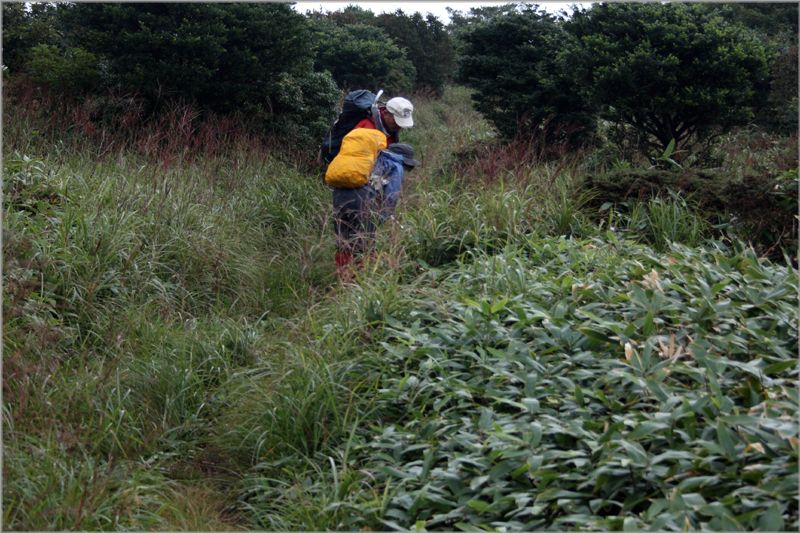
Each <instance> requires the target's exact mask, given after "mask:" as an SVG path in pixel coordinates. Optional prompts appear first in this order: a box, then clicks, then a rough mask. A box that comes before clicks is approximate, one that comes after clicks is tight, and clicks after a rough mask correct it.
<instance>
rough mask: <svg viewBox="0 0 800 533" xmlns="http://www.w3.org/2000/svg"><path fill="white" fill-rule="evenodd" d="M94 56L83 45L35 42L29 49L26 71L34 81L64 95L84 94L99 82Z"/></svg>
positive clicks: (96, 62)
mask: <svg viewBox="0 0 800 533" xmlns="http://www.w3.org/2000/svg"><path fill="white" fill-rule="evenodd" d="M98 67H99V66H98V61H97V57H96V56H95V55H94V54H92V53H91V52H87V51H86V50H83V49H82V48H67V50H66V51H65V52H64V53H61V52H60V51H59V50H58V48H57V47H55V46H51V45H47V44H38V45H36V46H34V47H33V48H31V51H30V59H29V61H28V72H29V73H30V75H31V77H32V78H33V80H34V81H36V82H38V83H40V84H42V85H45V86H48V87H50V88H51V89H53V90H55V91H59V92H62V93H64V94H70V95H79V94H85V93H86V92H88V91H91V90H92V89H94V87H95V86H96V84H97V83H98V82H99V81H100V72H99V68H98Z"/></svg>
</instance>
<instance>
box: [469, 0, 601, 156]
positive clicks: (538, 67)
mask: <svg viewBox="0 0 800 533" xmlns="http://www.w3.org/2000/svg"><path fill="white" fill-rule="evenodd" d="M456 35H457V38H458V40H459V41H460V51H461V57H460V62H459V78H460V80H461V81H462V82H463V83H465V84H466V85H468V86H470V87H472V88H474V89H475V93H474V95H473V99H474V101H475V103H476V107H477V109H478V110H479V111H480V112H481V113H483V114H484V116H486V118H487V119H489V120H490V121H491V122H492V123H493V124H494V125H495V127H496V128H497V129H498V130H499V131H500V133H501V134H503V135H504V136H506V137H513V136H515V135H522V136H528V137H537V138H541V137H542V135H544V138H545V140H546V141H547V142H548V143H554V142H568V143H571V144H572V143H580V142H583V141H585V140H586V138H587V137H588V135H589V134H590V133H591V131H592V124H593V118H592V117H593V114H592V110H591V108H590V107H589V106H587V105H586V102H585V101H584V100H583V99H582V98H581V97H580V96H579V94H578V91H577V90H576V88H575V87H574V86H573V85H572V84H571V83H570V80H569V78H568V77H567V76H566V72H567V71H568V66H566V65H564V64H562V63H561V60H560V57H559V53H558V52H559V50H561V49H563V48H564V47H565V46H569V37H570V36H569V34H567V33H566V32H564V30H563V28H562V24H561V23H560V21H559V20H558V19H557V18H555V17H553V16H552V15H550V14H548V13H546V12H544V11H538V10H537V6H535V5H534V6H530V5H522V6H519V7H516V8H514V7H513V6H502V7H500V8H493V9H491V10H486V9H484V10H479V11H476V12H475V15H474V16H473V17H466V18H461V19H459V20H458V30H457V33H456Z"/></svg>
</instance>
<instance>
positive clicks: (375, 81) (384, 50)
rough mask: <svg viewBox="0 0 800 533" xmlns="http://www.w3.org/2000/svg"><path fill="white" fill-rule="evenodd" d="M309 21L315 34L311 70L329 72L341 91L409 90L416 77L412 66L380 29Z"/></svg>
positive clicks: (392, 91) (319, 18) (325, 20)
mask: <svg viewBox="0 0 800 533" xmlns="http://www.w3.org/2000/svg"><path fill="white" fill-rule="evenodd" d="M311 21H312V26H313V28H314V35H315V45H314V48H315V63H314V68H315V69H316V70H319V71H323V70H327V71H328V72H330V73H331V75H332V76H333V79H334V80H335V81H336V83H337V85H338V86H339V87H340V88H341V89H343V90H352V89H358V88H361V89H363V88H367V89H371V90H373V91H376V90H378V89H385V90H386V91H388V92H389V93H399V92H409V91H411V89H412V87H413V84H414V77H415V76H416V70H415V68H414V65H413V64H412V63H411V62H410V61H409V60H408V58H407V57H406V54H405V53H404V52H403V50H401V49H400V48H399V47H398V46H397V44H395V43H394V42H393V41H392V39H391V38H390V37H389V36H388V35H387V34H386V33H385V32H384V31H383V30H382V29H381V28H377V27H375V26H370V25H366V24H345V25H337V24H335V23H334V22H333V21H332V20H331V19H328V18H325V17H316V18H312V19H311Z"/></svg>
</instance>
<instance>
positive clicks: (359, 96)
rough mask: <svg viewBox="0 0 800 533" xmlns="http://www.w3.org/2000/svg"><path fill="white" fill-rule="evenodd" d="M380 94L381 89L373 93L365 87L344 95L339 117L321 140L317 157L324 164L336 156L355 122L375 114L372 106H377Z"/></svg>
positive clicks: (381, 92)
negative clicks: (320, 147)
mask: <svg viewBox="0 0 800 533" xmlns="http://www.w3.org/2000/svg"><path fill="white" fill-rule="evenodd" d="M381 94H383V90H380V91H378V94H373V93H372V92H370V91H367V90H366V89H360V90H357V91H352V92H351V93H349V94H348V95H347V96H346V97H345V99H344V104H343V105H342V112H341V113H339V117H338V118H337V119H336V122H334V123H333V127H332V128H331V129H330V131H329V132H328V134H327V135H326V136H325V139H323V141H322V149H321V150H320V154H319V157H320V160H321V161H322V162H323V163H324V164H326V165H327V164H330V162H331V161H333V158H334V157H336V154H338V153H339V149H340V148H341V147H342V139H344V136H345V135H347V134H348V133H350V131H351V130H352V129H353V128H354V127H355V126H356V124H358V123H359V122H360V121H361V120H363V119H365V118H368V117H371V116H374V115H376V114H377V113H376V112H375V109H373V108H376V107H377V104H378V98H380V96H381ZM378 116H379V115H378Z"/></svg>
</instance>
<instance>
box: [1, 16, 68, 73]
mask: <svg viewBox="0 0 800 533" xmlns="http://www.w3.org/2000/svg"><path fill="white" fill-rule="evenodd" d="M2 7H3V65H5V66H6V67H8V69H9V71H10V72H11V75H12V76H14V75H16V74H18V73H20V72H22V71H23V70H24V65H25V62H26V61H27V60H28V57H29V53H30V51H31V49H32V48H33V47H34V46H36V45H40V44H45V45H50V46H58V45H61V44H62V36H61V30H60V24H59V15H60V14H61V13H62V11H63V7H62V6H60V5H59V4H55V3H46V2H33V3H30V4H25V3H23V2H3V6H2Z"/></svg>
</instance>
